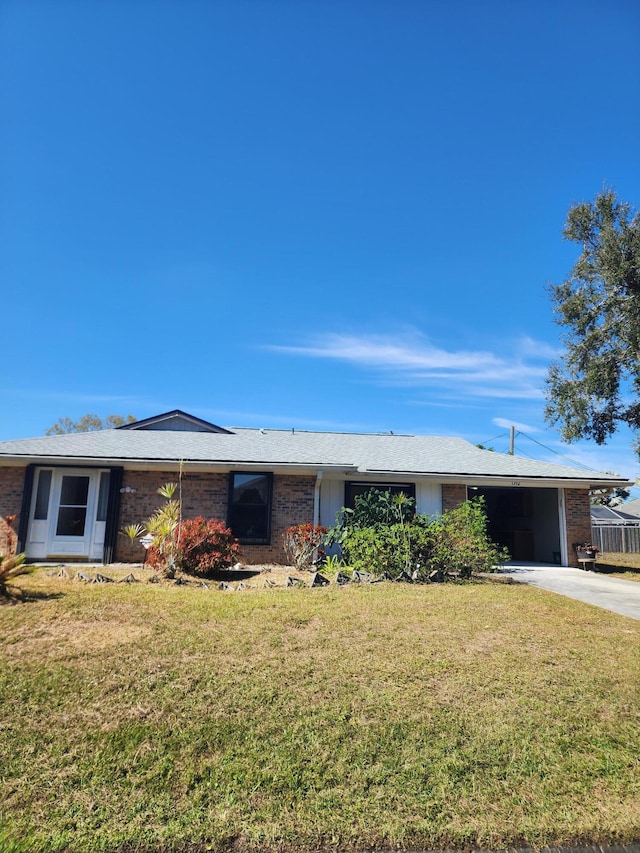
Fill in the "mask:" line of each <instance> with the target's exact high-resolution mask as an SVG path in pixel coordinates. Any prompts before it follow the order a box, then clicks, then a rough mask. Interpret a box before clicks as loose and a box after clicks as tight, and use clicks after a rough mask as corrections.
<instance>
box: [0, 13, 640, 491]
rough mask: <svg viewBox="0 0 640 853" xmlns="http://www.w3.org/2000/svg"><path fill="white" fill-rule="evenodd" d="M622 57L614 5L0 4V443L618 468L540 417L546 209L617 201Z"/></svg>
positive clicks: (634, 471)
mask: <svg viewBox="0 0 640 853" xmlns="http://www.w3.org/2000/svg"><path fill="white" fill-rule="evenodd" d="M638 44H640V5H639V4H638V3H637V2H636V0H602V2H600V0H597V2H596V0H591V2H590V0H577V2H571V0H564V2H563V0H560V2H556V0H554V2H552V0H548V2H545V0H538V1H537V2H517V3H514V2H511V0H509V2H507V0H501V1H500V2H497V1H495V2H494V0H485V2H478V0H454V2H445V0H438V2H429V0H419V2H412V1H411V0H393V2H392V0H386V2H384V1H383V0H308V2H306V1H305V0H298V1H297V2H294V0H251V2H250V1H249V0H233V2H231V0H207V2H204V0H202V2H197V0H181V2H179V3H178V2H162V0H156V2H152V0H146V2H142V0H128V2H119V0H113V2H106V0H93V2H86V0H57V2H50V0H45V2H34V0H4V2H3V4H2V5H1V6H0V79H2V81H3V82H2V86H1V87H0V109H1V114H2V116H3V121H2V125H1V127H0V191H1V193H0V276H1V280H2V295H3V308H4V310H3V312H2V313H3V323H2V344H3V354H4V370H3V371H2V377H1V379H0V383H1V398H0V399H2V406H1V408H0V439H9V438H19V437H27V436H31V435H41V434H43V432H44V431H45V429H46V428H47V427H48V426H50V425H51V424H52V423H53V422H54V421H56V420H57V419H58V418H59V417H61V416H70V417H79V416H81V415H82V414H84V413H86V412H89V411H90V412H97V413H98V414H100V415H107V414H110V413H113V412H116V413H122V414H125V413H128V412H131V413H133V414H134V415H136V416H138V417H141V418H142V417H147V416H149V415H152V414H155V413H158V412H162V411H167V410H169V409H173V408H182V409H185V410H187V411H190V412H192V413H193V414H196V415H198V416H200V417H203V418H206V419H209V420H213V421H215V422H218V423H221V424H225V425H237V426H260V427H266V428H269V427H284V428H290V427H292V426H293V427H296V428H298V429H303V428H308V429H336V430H346V431H387V430H390V429H391V430H393V431H394V432H414V433H427V434H429V433H432V434H445V435H460V436H463V437H465V438H467V439H469V440H470V441H473V442H485V443H487V442H489V443H490V444H492V445H493V446H494V447H495V448H496V449H497V450H506V448H507V442H508V438H507V435H506V433H507V432H508V426H509V424H512V423H513V424H515V425H516V428H517V429H518V430H519V431H521V432H522V433H525V434H526V436H528V437H525V436H518V438H517V440H516V451H517V452H522V453H526V454H528V455H532V456H534V457H535V458H554V459H555V461H560V459H559V458H558V457H556V456H551V457H550V456H549V451H548V450H546V449H545V447H548V448H551V449H552V450H553V451H557V452H560V453H564V454H567V455H568V456H570V457H571V459H574V460H576V461H578V462H580V463H583V464H586V465H589V466H591V467H593V468H597V469H603V470H612V471H617V472H619V473H621V474H624V475H626V476H629V477H631V478H634V477H636V476H637V475H638V474H639V473H640V463H638V462H637V460H636V459H635V458H634V456H633V454H632V452H631V450H630V447H629V437H628V436H626V435H620V436H619V437H616V438H615V439H614V440H613V441H612V442H610V444H609V445H608V446H607V447H605V448H598V447H596V446H595V445H594V444H591V443H580V444H576V445H572V446H571V447H569V448H567V447H565V446H563V445H562V444H561V442H560V440H559V436H558V435H557V433H556V432H555V431H553V430H551V429H549V427H548V425H546V424H545V423H544V420H543V414H542V413H543V408H544V401H543V388H544V376H545V373H546V370H547V367H548V365H549V361H550V360H551V359H552V358H553V357H554V354H555V353H557V352H558V348H559V346H560V342H559V329H558V327H557V326H555V324H554V323H553V317H552V311H551V304H550V301H549V298H548V295H547V292H546V289H545V288H546V284H547V283H548V282H550V281H553V282H558V281H561V280H562V279H563V278H564V277H565V275H566V274H567V273H568V271H569V269H570V268H571V266H572V264H573V262H574V260H575V258H576V249H575V247H574V246H573V245H572V244H568V243H564V242H563V240H562V226H563V223H564V219H565V216H566V212H567V210H568V208H569V207H570V205H571V204H573V203H574V202H576V201H581V200H588V199H592V198H593V197H594V196H595V195H596V193H597V192H599V191H600V190H601V189H602V187H603V185H607V186H609V187H613V189H614V190H616V192H617V193H618V195H619V197H620V198H622V199H624V200H626V201H629V202H630V203H631V204H632V205H633V206H634V207H638V206H640V168H639V159H638V139H639V138H640V110H639V109H638V107H639V101H640V98H639V94H638V93H639V92H640V51H639V50H638ZM495 437H498V438H496V439H495V440H492V439H494V438H495ZM531 439H535V441H532V440H531ZM535 442H541V444H542V445H544V446H545V447H542V446H540V445H539V444H536V443H535Z"/></svg>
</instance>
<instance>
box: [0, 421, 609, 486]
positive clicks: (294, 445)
mask: <svg viewBox="0 0 640 853" xmlns="http://www.w3.org/2000/svg"><path fill="white" fill-rule="evenodd" d="M229 429H230V430H231V431H232V432H231V434H225V433H204V432H184V431H175V430H158V429H153V430H144V429H139V430H117V429H113V430H104V431H100V432H87V433H72V434H68V435H52V436H46V437H43V438H28V439H18V440H15V441H4V442H0V461H3V460H4V461H5V463H6V462H10V461H17V460H24V461H34V462H37V461H43V460H49V461H55V460H65V461H67V462H73V461H75V460H77V461H78V462H79V463H80V462H81V461H83V462H85V463H86V462H87V461H88V460H93V461H95V462H99V461H103V462H105V463H107V462H109V463H112V464H118V463H120V464H125V465H126V464H127V462H129V463H133V462H136V463H141V462H144V461H148V462H150V463H158V462H163V461H164V462H176V461H178V460H184V461H185V462H193V463H201V464H203V465H211V466H212V467H216V466H225V465H226V466H232V467H235V468H237V467H238V466H239V465H241V466H245V465H246V466H251V465H260V466H265V465H271V466H274V467H276V466H279V467H288V468H293V469H296V468H298V469H318V468H338V469H345V470H351V471H354V472H360V473H363V474H364V473H378V474H381V475H383V474H385V475H392V474H398V475H400V474H404V473H406V474H422V475H431V476H434V475H443V476H453V477H457V476H468V477H507V478H514V479H517V478H534V479H547V480H572V481H578V482H581V483H584V484H585V485H587V484H589V483H593V484H604V483H611V484H616V485H619V484H620V483H623V482H626V480H625V478H623V477H612V476H611V475H610V474H606V473H592V472H585V471H582V470H578V469H573V468H569V467H567V466H564V465H556V464H554V463H548V462H536V461H534V460H531V459H523V458H522V457H519V456H509V455H506V454H502V453H494V452H492V451H488V450H480V449H479V448H477V447H475V446H474V445H473V444H470V443H469V442H468V441H465V440H464V439H461V438H445V437H438V436H417V435H380V434H373V435H372V434H354V433H329V432H307V431H299V432H298V431H296V432H293V431H291V430H259V429H246V428H236V427H230V428H229Z"/></svg>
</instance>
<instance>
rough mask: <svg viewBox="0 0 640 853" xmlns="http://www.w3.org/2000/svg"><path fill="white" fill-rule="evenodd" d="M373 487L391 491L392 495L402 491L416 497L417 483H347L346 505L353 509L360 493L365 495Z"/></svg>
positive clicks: (408, 495)
mask: <svg viewBox="0 0 640 853" xmlns="http://www.w3.org/2000/svg"><path fill="white" fill-rule="evenodd" d="M371 489H378V490H379V491H381V492H390V493H391V494H392V495H398V494H400V492H404V494H405V495H406V496H407V497H408V498H413V499H414V500H415V497H416V484H415V483H345V484H344V505H345V506H346V507H349V509H353V508H354V507H355V505H356V498H357V497H358V496H359V495H364V494H366V493H367V492H369V491H371Z"/></svg>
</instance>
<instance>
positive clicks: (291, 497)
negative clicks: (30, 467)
mask: <svg viewBox="0 0 640 853" xmlns="http://www.w3.org/2000/svg"><path fill="white" fill-rule="evenodd" d="M24 478H25V468H24V467H18V466H12V467H0V553H2V552H4V551H6V549H7V532H8V529H7V525H6V522H5V521H4V518H5V516H7V515H15V516H16V519H15V521H14V522H13V524H12V531H13V538H14V541H15V538H16V536H17V531H18V525H19V522H20V517H19V514H20V508H21V504H22V492H23V487H24ZM176 479H177V476H176V472H175V471H157V472H152V471H124V472H123V482H122V486H123V488H124V489H127V487H128V488H130V489H134V490H135V491H123V493H122V495H121V507H120V518H119V519H118V525H117V527H118V530H121V529H122V528H123V527H124V526H125V525H127V524H132V523H135V522H143V521H144V520H145V519H146V518H148V517H149V516H150V515H151V514H152V513H153V512H154V511H155V510H156V509H157V508H158V507H159V506H161V504H162V503H163V501H164V499H163V498H162V497H160V495H158V493H157V490H158V489H159V488H160V486H162V485H163V484H164V483H167V482H169V481H175V480H176ZM314 486H315V477H313V476H295V475H289V474H287V475H278V474H276V475H275V476H274V478H273V499H272V513H271V544H270V545H245V546H242V561H243V562H245V563H249V564H251V563H254V564H255V563H283V562H285V555H284V551H283V549H282V534H283V532H284V530H285V528H286V527H288V526H289V525H291V524H302V523H305V522H311V521H313V499H314ZM228 494H229V475H228V474H217V473H186V474H185V475H184V476H183V481H182V503H183V515H184V516H185V517H186V518H189V517H193V516H195V515H204V516H205V517H207V518H219V519H221V520H222V521H226V518H227V501H228ZM564 494H565V513H566V525H567V554H568V558H569V563H570V564H571V565H577V560H576V552H575V547H574V545H575V543H576V542H588V541H589V540H590V538H591V519H590V505H589V493H588V491H587V490H586V489H565V492H564ZM466 498H467V488H466V486H465V485H464V484H457V483H446V484H443V486H442V510H443V512H444V511H446V510H449V509H452V508H454V507H455V506H457V505H458V504H459V503H461V502H462V501H464V500H466ZM143 557H144V551H143V549H142V546H141V545H140V544H139V543H138V542H137V541H136V542H131V541H130V540H129V539H128V538H127V537H125V536H123V535H122V534H118V536H117V542H116V548H115V555H114V559H115V560H116V561H123V562H141V561H142V559H143Z"/></svg>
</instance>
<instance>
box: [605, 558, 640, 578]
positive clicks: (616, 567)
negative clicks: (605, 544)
mask: <svg viewBox="0 0 640 853" xmlns="http://www.w3.org/2000/svg"><path fill="white" fill-rule="evenodd" d="M596 570H597V571H598V572H602V573H603V574H607V575H611V576H612V577H614V578H624V580H627V581H640V554H622V553H619V552H613V551H612V552H607V553H604V552H603V553H601V554H598V559H597V561H596Z"/></svg>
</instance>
